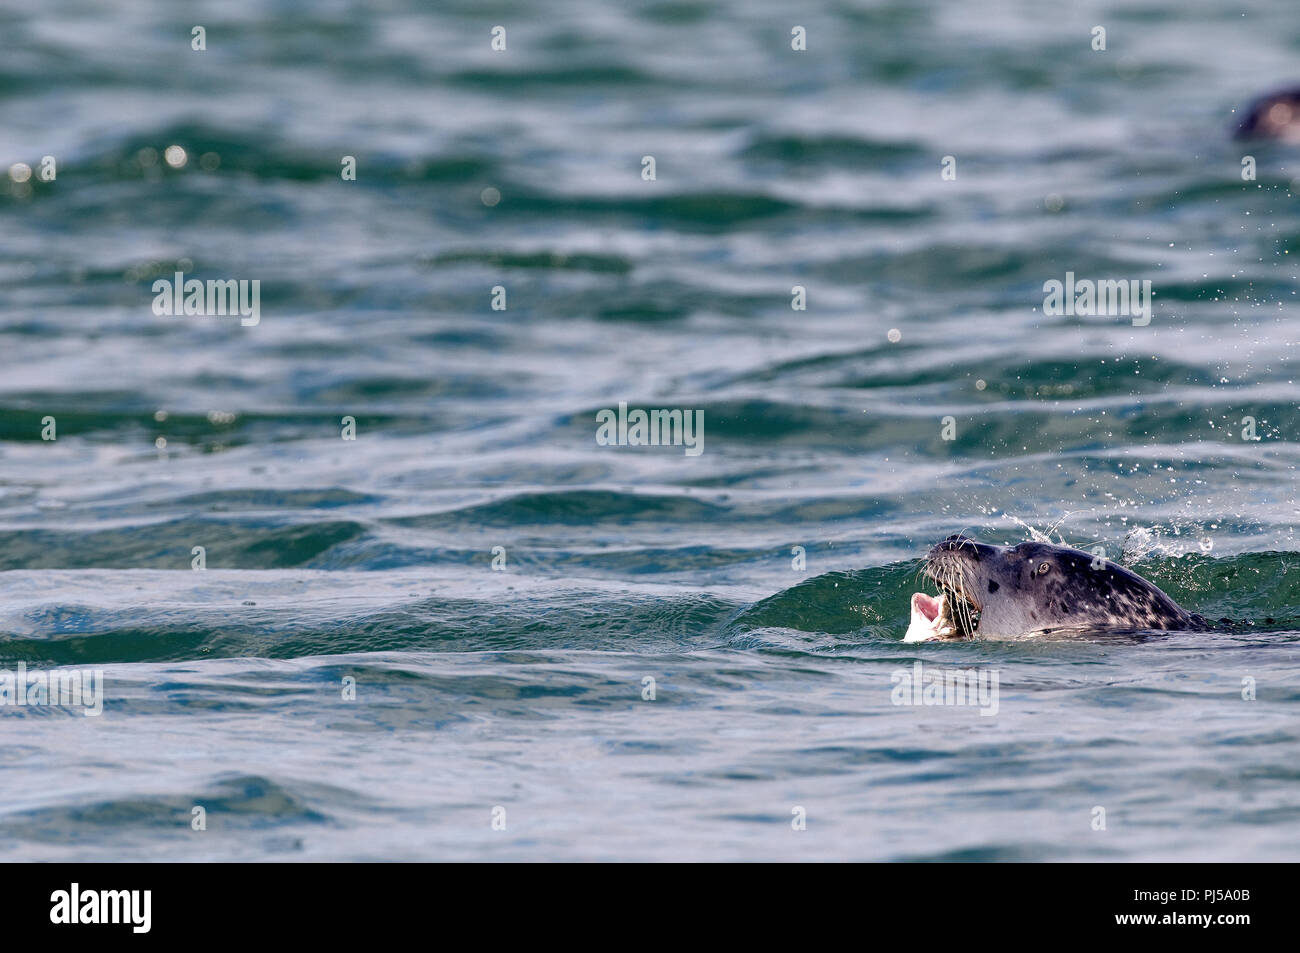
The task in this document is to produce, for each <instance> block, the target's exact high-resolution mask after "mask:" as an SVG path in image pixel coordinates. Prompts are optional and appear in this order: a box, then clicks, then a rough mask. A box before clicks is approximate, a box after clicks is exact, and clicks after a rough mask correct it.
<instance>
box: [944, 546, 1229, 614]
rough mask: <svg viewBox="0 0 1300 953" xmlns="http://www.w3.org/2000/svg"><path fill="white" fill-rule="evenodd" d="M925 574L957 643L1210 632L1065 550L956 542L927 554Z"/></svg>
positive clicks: (1146, 586)
mask: <svg viewBox="0 0 1300 953" xmlns="http://www.w3.org/2000/svg"><path fill="white" fill-rule="evenodd" d="M925 573H926V575H927V576H929V577H930V578H931V579H933V580H934V581H935V582H937V583H938V584H939V587H940V590H941V591H942V593H943V597H944V598H943V600H942V601H941V607H942V610H943V617H942V618H939V619H937V620H935V624H936V629H938V630H945V631H950V632H951V634H950V635H948V636H947V637H950V638H951V637H956V638H972V637H974V636H976V635H979V636H983V637H990V638H1015V637H1018V636H1023V635H1030V634H1043V635H1049V634H1051V633H1052V632H1054V631H1061V630H1066V631H1075V630H1090V631H1098V630H1125V631H1146V630H1164V631H1171V630H1189V629H1190V630H1203V629H1205V628H1206V623H1205V619H1203V618H1202V617H1201V616H1199V615H1196V614H1195V613H1192V612H1188V611H1186V610H1185V609H1183V608H1181V607H1180V606H1179V605H1178V604H1177V603H1176V602H1174V600H1172V599H1170V598H1169V597H1168V596H1167V595H1165V594H1164V593H1163V592H1161V591H1160V589H1159V588H1157V587H1156V586H1155V585H1153V584H1152V583H1150V582H1148V581H1147V580H1146V579H1143V578H1142V577H1141V576H1139V575H1138V574H1137V573H1135V572H1133V571H1131V570H1129V569H1125V568H1124V567H1123V566H1119V565H1116V564H1115V563H1113V562H1110V561H1109V560H1106V559H1101V558H1099V557H1097V556H1094V555H1092V554H1090V553H1085V552H1082V551H1080V550H1077V549H1070V548H1069V547H1066V546H1053V545H1051V544H1049V543H1038V542H1027V543H1021V544H1020V545H1019V546H990V545H988V544H986V543H978V542H976V541H975V540H973V539H971V538H970V537H969V536H961V535H957V536H949V537H948V538H947V539H945V540H944V541H943V542H941V543H939V544H938V545H937V546H935V547H934V548H933V549H931V550H930V552H929V554H928V555H927V556H926V565H925Z"/></svg>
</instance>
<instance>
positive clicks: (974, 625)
mask: <svg viewBox="0 0 1300 953" xmlns="http://www.w3.org/2000/svg"><path fill="white" fill-rule="evenodd" d="M925 574H926V575H927V576H929V577H930V578H931V579H933V580H934V581H935V582H936V583H937V584H938V586H939V598H938V599H937V600H931V601H932V602H936V603H937V605H938V606H939V610H940V611H939V615H938V618H937V619H936V620H935V628H936V630H938V631H939V632H943V630H944V629H948V630H950V631H949V632H947V633H945V635H946V637H947V638H962V639H970V638H974V637H975V632H976V630H978V629H979V624H980V610H981V609H982V608H983V607H982V606H981V605H980V603H979V600H977V599H976V598H975V597H974V595H972V592H973V590H974V586H973V584H972V581H971V580H970V579H969V578H968V573H967V570H966V567H965V565H964V564H963V562H962V559H961V557H959V556H958V557H953V556H948V557H946V558H944V557H943V556H942V555H941V556H931V557H930V558H929V559H927V560H926V563H925ZM913 600H914V602H915V597H913Z"/></svg>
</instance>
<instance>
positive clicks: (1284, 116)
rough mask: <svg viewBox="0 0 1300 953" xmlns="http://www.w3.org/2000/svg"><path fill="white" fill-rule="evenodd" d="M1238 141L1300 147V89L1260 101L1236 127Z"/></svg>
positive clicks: (1256, 102) (1273, 94)
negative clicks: (1276, 141) (1267, 141)
mask: <svg viewBox="0 0 1300 953" xmlns="http://www.w3.org/2000/svg"><path fill="white" fill-rule="evenodd" d="M1233 136H1234V138H1236V139H1281V140H1283V141H1285V142H1294V143H1300V86H1292V87H1289V88H1287V89H1279V90H1275V91H1274V92H1271V93H1268V94H1266V95H1264V96H1261V97H1259V98H1258V99H1256V100H1255V101H1254V102H1252V103H1251V104H1250V105H1249V106H1248V107H1247V108H1246V115H1245V116H1244V117H1243V118H1242V120H1241V122H1239V123H1238V124H1237V128H1236V131H1235V132H1234V134H1233Z"/></svg>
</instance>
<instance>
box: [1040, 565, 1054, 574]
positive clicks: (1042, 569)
mask: <svg viewBox="0 0 1300 953" xmlns="http://www.w3.org/2000/svg"><path fill="white" fill-rule="evenodd" d="M1051 568H1052V564H1051V563H1039V564H1038V575H1040V576H1041V575H1043V573H1045V572H1047V570H1049V569H1051Z"/></svg>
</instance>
